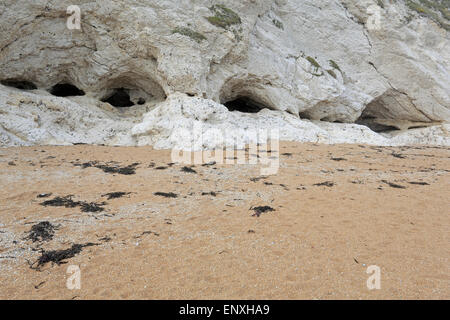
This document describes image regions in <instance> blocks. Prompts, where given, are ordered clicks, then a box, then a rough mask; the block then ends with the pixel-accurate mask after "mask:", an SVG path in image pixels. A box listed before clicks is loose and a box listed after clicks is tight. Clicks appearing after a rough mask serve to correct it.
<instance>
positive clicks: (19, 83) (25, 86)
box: [0, 79, 37, 90]
mask: <svg viewBox="0 0 450 320" xmlns="http://www.w3.org/2000/svg"><path fill="white" fill-rule="evenodd" d="M0 83H1V84H2V85H4V86H7V87H12V88H17V89H20V90H36V89H37V86H36V85H35V84H34V83H33V82H30V81H26V80H14V79H7V80H1V81H0Z"/></svg>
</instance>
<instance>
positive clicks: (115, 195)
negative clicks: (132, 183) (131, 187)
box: [103, 192, 130, 200]
mask: <svg viewBox="0 0 450 320" xmlns="http://www.w3.org/2000/svg"><path fill="white" fill-rule="evenodd" d="M127 194H130V192H110V193H107V194H104V195H103V197H108V200H111V199H117V198H122V197H123V196H126V195H127Z"/></svg>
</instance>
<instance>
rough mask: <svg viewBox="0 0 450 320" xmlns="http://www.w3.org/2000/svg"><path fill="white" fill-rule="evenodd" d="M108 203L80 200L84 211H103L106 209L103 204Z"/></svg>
mask: <svg viewBox="0 0 450 320" xmlns="http://www.w3.org/2000/svg"><path fill="white" fill-rule="evenodd" d="M105 204H106V203H105V202H102V203H95V202H80V208H81V211H83V212H101V211H104V210H105V209H104V208H102V207H101V206H104V205H105Z"/></svg>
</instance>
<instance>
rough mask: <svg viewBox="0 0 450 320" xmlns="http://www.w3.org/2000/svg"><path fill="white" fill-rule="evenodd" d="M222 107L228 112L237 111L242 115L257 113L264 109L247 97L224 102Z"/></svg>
mask: <svg viewBox="0 0 450 320" xmlns="http://www.w3.org/2000/svg"><path fill="white" fill-rule="evenodd" d="M224 105H225V107H227V108H228V110H229V111H239V112H244V113H258V112H259V111H261V110H262V109H264V108H266V107H265V106H264V105H261V104H260V103H258V102H255V101H254V100H252V99H250V98H247V97H238V98H236V99H234V100H231V101H228V102H225V103H224Z"/></svg>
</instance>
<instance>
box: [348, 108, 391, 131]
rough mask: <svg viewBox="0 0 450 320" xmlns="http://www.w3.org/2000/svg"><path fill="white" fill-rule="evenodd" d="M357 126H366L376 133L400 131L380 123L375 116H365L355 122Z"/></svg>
mask: <svg viewBox="0 0 450 320" xmlns="http://www.w3.org/2000/svg"><path fill="white" fill-rule="evenodd" d="M355 123H356V124H359V125H362V126H366V127H368V128H369V129H370V130H372V131H375V132H377V133H383V132H390V131H396V130H400V129H399V128H397V127H394V126H392V125H389V124H384V123H380V120H379V119H377V118H376V117H374V116H371V115H368V114H365V113H364V112H363V114H362V115H361V116H360V117H359V118H358V119H357V120H356V121H355Z"/></svg>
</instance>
